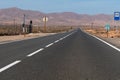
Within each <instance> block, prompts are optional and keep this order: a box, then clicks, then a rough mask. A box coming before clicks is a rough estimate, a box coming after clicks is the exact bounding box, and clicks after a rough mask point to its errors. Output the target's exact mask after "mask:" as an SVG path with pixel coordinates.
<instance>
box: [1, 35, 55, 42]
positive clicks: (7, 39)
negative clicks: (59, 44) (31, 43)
mask: <svg viewBox="0 0 120 80" xmlns="http://www.w3.org/2000/svg"><path fill="white" fill-rule="evenodd" d="M54 34H56V33H31V34H26V35H14V36H0V43H4V42H12V41H18V40H25V39H31V38H37V37H43V36H48V35H54Z"/></svg>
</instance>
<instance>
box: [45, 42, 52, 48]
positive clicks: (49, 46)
mask: <svg viewBox="0 0 120 80" xmlns="http://www.w3.org/2000/svg"><path fill="white" fill-rule="evenodd" d="M53 44H54V43H50V44H48V45H47V46H45V47H46V48H47V47H50V46H52V45H53Z"/></svg>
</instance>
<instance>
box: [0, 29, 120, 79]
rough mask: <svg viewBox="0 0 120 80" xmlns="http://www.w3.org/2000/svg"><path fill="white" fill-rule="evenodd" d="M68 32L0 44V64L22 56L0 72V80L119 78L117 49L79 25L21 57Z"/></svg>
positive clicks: (119, 57)
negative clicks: (30, 54)
mask: <svg viewBox="0 0 120 80" xmlns="http://www.w3.org/2000/svg"><path fill="white" fill-rule="evenodd" d="M73 32H74V31H73ZM70 33H71V32H68V33H63V34H57V35H53V36H48V37H43V38H37V39H31V40H25V41H20V42H15V43H10V44H4V45H0V65H2V66H3V65H5V64H7V63H10V62H12V61H14V60H15V59H22V61H21V62H20V63H19V64H17V65H15V66H13V67H11V68H9V69H7V70H5V71H4V72H2V73H0V80H120V52H118V51H116V50H115V49H113V48H111V47H110V46H108V45H106V44H104V43H102V42H101V41H99V40H97V39H95V38H93V37H91V36H89V35H87V34H86V33H83V32H82V31H81V30H79V29H78V30H77V31H76V32H75V33H73V34H72V35H70V36H69V37H67V38H65V39H63V40H61V41H60V42H58V43H55V44H54V45H52V46H50V47H48V48H44V50H43V51H41V52H39V53H38V54H36V55H34V56H32V57H28V58H27V57H25V56H26V55H27V54H29V53H31V52H34V51H35V50H37V49H39V48H41V47H44V46H45V45H47V44H49V43H51V42H54V41H55V40H57V39H59V38H61V37H64V36H66V35H67V34H70Z"/></svg>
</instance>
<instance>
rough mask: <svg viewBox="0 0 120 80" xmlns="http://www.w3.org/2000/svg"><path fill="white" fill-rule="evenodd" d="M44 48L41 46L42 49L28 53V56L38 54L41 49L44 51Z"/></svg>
mask: <svg viewBox="0 0 120 80" xmlns="http://www.w3.org/2000/svg"><path fill="white" fill-rule="evenodd" d="M42 50H44V48H41V49H39V50H37V51H35V52H33V53H31V54H29V55H27V57H31V56H33V55H35V54H37V53H38V52H40V51H42Z"/></svg>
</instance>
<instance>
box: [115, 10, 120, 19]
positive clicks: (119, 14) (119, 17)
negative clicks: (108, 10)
mask: <svg viewBox="0 0 120 80" xmlns="http://www.w3.org/2000/svg"><path fill="white" fill-rule="evenodd" d="M114 20H115V21H118V20H120V12H114Z"/></svg>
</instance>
